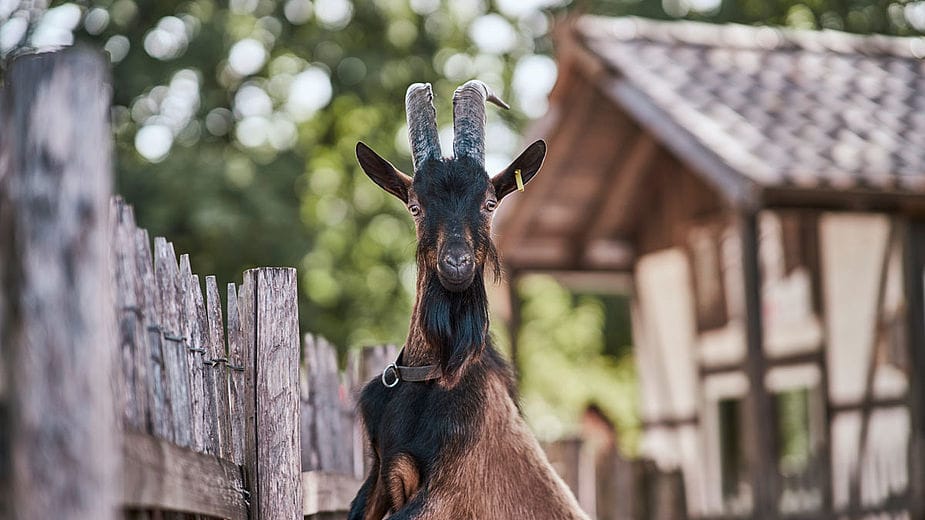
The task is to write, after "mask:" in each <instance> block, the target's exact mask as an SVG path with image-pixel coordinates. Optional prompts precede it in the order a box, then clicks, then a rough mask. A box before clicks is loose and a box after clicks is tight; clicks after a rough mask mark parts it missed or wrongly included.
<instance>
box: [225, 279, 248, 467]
mask: <svg viewBox="0 0 925 520" xmlns="http://www.w3.org/2000/svg"><path fill="white" fill-rule="evenodd" d="M228 371H229V374H228V375H229V385H228V387H229V388H228V389H229V399H230V404H231V460H232V461H233V462H235V463H237V464H244V425H245V421H244V413H245V411H244V395H245V390H244V383H245V381H244V336H243V334H242V331H241V317H240V313H239V311H238V292H237V289H236V288H235V285H234V284H233V283H229V284H228Z"/></svg>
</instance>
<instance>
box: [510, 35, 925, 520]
mask: <svg viewBox="0 0 925 520" xmlns="http://www.w3.org/2000/svg"><path fill="white" fill-rule="evenodd" d="M556 49H557V50H556V54H557V60H558V64H559V79H558V83H557V84H556V86H555V88H554V90H553V92H552V94H551V96H550V101H549V102H550V107H549V111H548V114H547V115H546V116H545V117H544V118H543V119H541V120H540V121H539V122H538V123H537V124H536V125H535V127H534V134H535V135H532V136H530V137H543V138H545V139H547V141H548V144H549V150H550V153H549V156H548V158H547V162H546V166H545V168H544V171H543V173H542V174H541V175H539V176H538V177H537V178H536V180H534V181H533V183H531V184H530V185H529V186H528V187H527V189H526V192H525V193H524V194H522V195H520V196H518V197H514V198H513V199H514V200H513V201H512V202H509V203H508V204H506V205H505V206H503V210H502V213H501V214H500V215H499V222H498V235H499V240H500V245H501V248H502V250H503V253H504V258H505V260H506V263H507V269H508V271H509V272H510V273H511V275H512V276H513V277H514V278H516V277H517V276H520V275H522V274H524V273H528V272H550V273H555V274H557V275H559V276H560V278H561V279H563V280H566V281H568V282H576V281H582V280H583V281H584V282H585V283H586V284H588V283H590V284H591V285H595V284H598V285H600V284H617V285H620V286H622V287H625V288H626V290H627V291H628V292H630V293H631V294H632V297H633V302H634V305H633V312H634V316H633V322H634V325H633V336H634V344H635V354H636V359H637V364H638V372H639V377H640V381H641V385H642V388H641V391H642V395H643V401H642V403H641V410H642V414H643V417H642V420H643V424H644V430H645V434H644V440H643V446H642V451H643V454H644V456H645V457H647V458H651V459H653V460H654V461H656V463H657V464H658V465H659V466H660V467H661V468H664V469H666V470H667V469H674V468H677V469H680V470H681V471H682V473H683V480H684V488H685V497H686V504H687V510H688V514H689V515H690V516H691V517H694V518H849V517H850V518H868V517H870V518H873V517H876V518H925V506H923V500H925V491H923V490H925V427H923V426H925V424H923V423H925V389H923V385H925V381H923V376H925V325H923V319H925V308H923V294H925V293H923V267H925V63H923V61H922V59H921V58H922V56H925V40H923V39H921V38H914V39H913V38H890V37H883V36H866V37H865V36H855V35H849V34H845V33H838V32H828V31H827V32H798V31H781V30H776V29H771V28H757V27H745V26H719V25H708V24H701V23H694V22H655V21H648V20H642V19H627V18H599V17H581V18H578V19H577V20H571V21H569V22H567V23H564V24H560V26H559V27H558V29H557V35H556ZM614 280H616V281H614ZM916 374H918V377H916V376H915V375H916ZM881 515H882V516H881Z"/></svg>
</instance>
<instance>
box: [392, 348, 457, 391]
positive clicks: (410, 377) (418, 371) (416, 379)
mask: <svg viewBox="0 0 925 520" xmlns="http://www.w3.org/2000/svg"><path fill="white" fill-rule="evenodd" d="M404 354H405V349H404V348H402V350H401V352H399V353H398V359H396V360H395V362H394V363H389V364H388V365H387V366H386V367H385V369H384V370H383V371H382V384H383V385H385V386H386V387H388V388H392V387H394V386H397V385H398V383H399V382H400V381H408V382H412V383H420V382H424V381H431V380H434V379H440V378H441V377H443V369H441V368H440V365H424V366H419V367H409V366H404V365H402V358H403V356H404Z"/></svg>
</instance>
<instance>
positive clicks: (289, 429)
mask: <svg viewBox="0 0 925 520" xmlns="http://www.w3.org/2000/svg"><path fill="white" fill-rule="evenodd" d="M244 296H245V297H244V299H243V305H242V308H241V312H242V323H243V324H244V327H243V330H244V331H245V339H246V340H251V339H252V340H253V343H251V342H250V341H248V342H247V343H248V348H250V349H251V350H250V352H248V353H247V361H246V367H245V368H246V371H245V375H246V376H247V385H246V386H247V388H248V391H249V393H248V395H247V398H246V399H245V402H246V405H245V406H246V407H247V414H246V415H247V419H248V421H249V424H248V434H247V440H248V443H247V448H246V449H247V452H248V457H247V458H248V460H247V462H248V469H249V472H250V476H251V478H253V479H254V481H253V483H252V485H251V489H253V490H255V491H256V495H255V497H254V499H253V501H252V502H253V503H252V507H253V513H254V518H258V519H268V520H269V519H277V518H297V517H299V516H300V515H301V511H302V489H301V481H300V477H299V474H300V471H299V422H298V421H299V394H298V388H299V384H298V377H299V332H298V331H299V323H298V305H297V298H296V273H295V269H283V268H263V269H251V270H249V271H247V272H245V273H244ZM250 421H253V422H250Z"/></svg>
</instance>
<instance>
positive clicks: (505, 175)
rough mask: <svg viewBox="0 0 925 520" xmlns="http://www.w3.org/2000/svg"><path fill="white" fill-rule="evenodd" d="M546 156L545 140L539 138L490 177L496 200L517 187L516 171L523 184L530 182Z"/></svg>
mask: <svg viewBox="0 0 925 520" xmlns="http://www.w3.org/2000/svg"><path fill="white" fill-rule="evenodd" d="M545 158H546V142H545V141H543V140H542V139H540V140H539V141H536V142H534V143H533V144H531V145H530V146H528V147H527V149H526V150H524V151H523V152H522V153H521V154H520V155H519V156H518V157H517V158H516V159H514V162H512V163H511V164H510V165H509V166H508V167H507V168H505V169H504V170H502V171H501V173H499V174H497V175H495V176H494V177H492V179H491V183H492V184H493V185H494V186H495V197H497V198H498V200H501V199H502V198H504V197H506V196H507V195H508V194H509V193H511V192H512V191H514V190H516V189H517V179H516V172H517V170H520V178H521V180H522V181H523V183H524V184H527V183H528V182H530V179H532V178H533V176H534V175H536V173H537V172H538V171H540V167H541V166H543V159H545Z"/></svg>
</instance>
